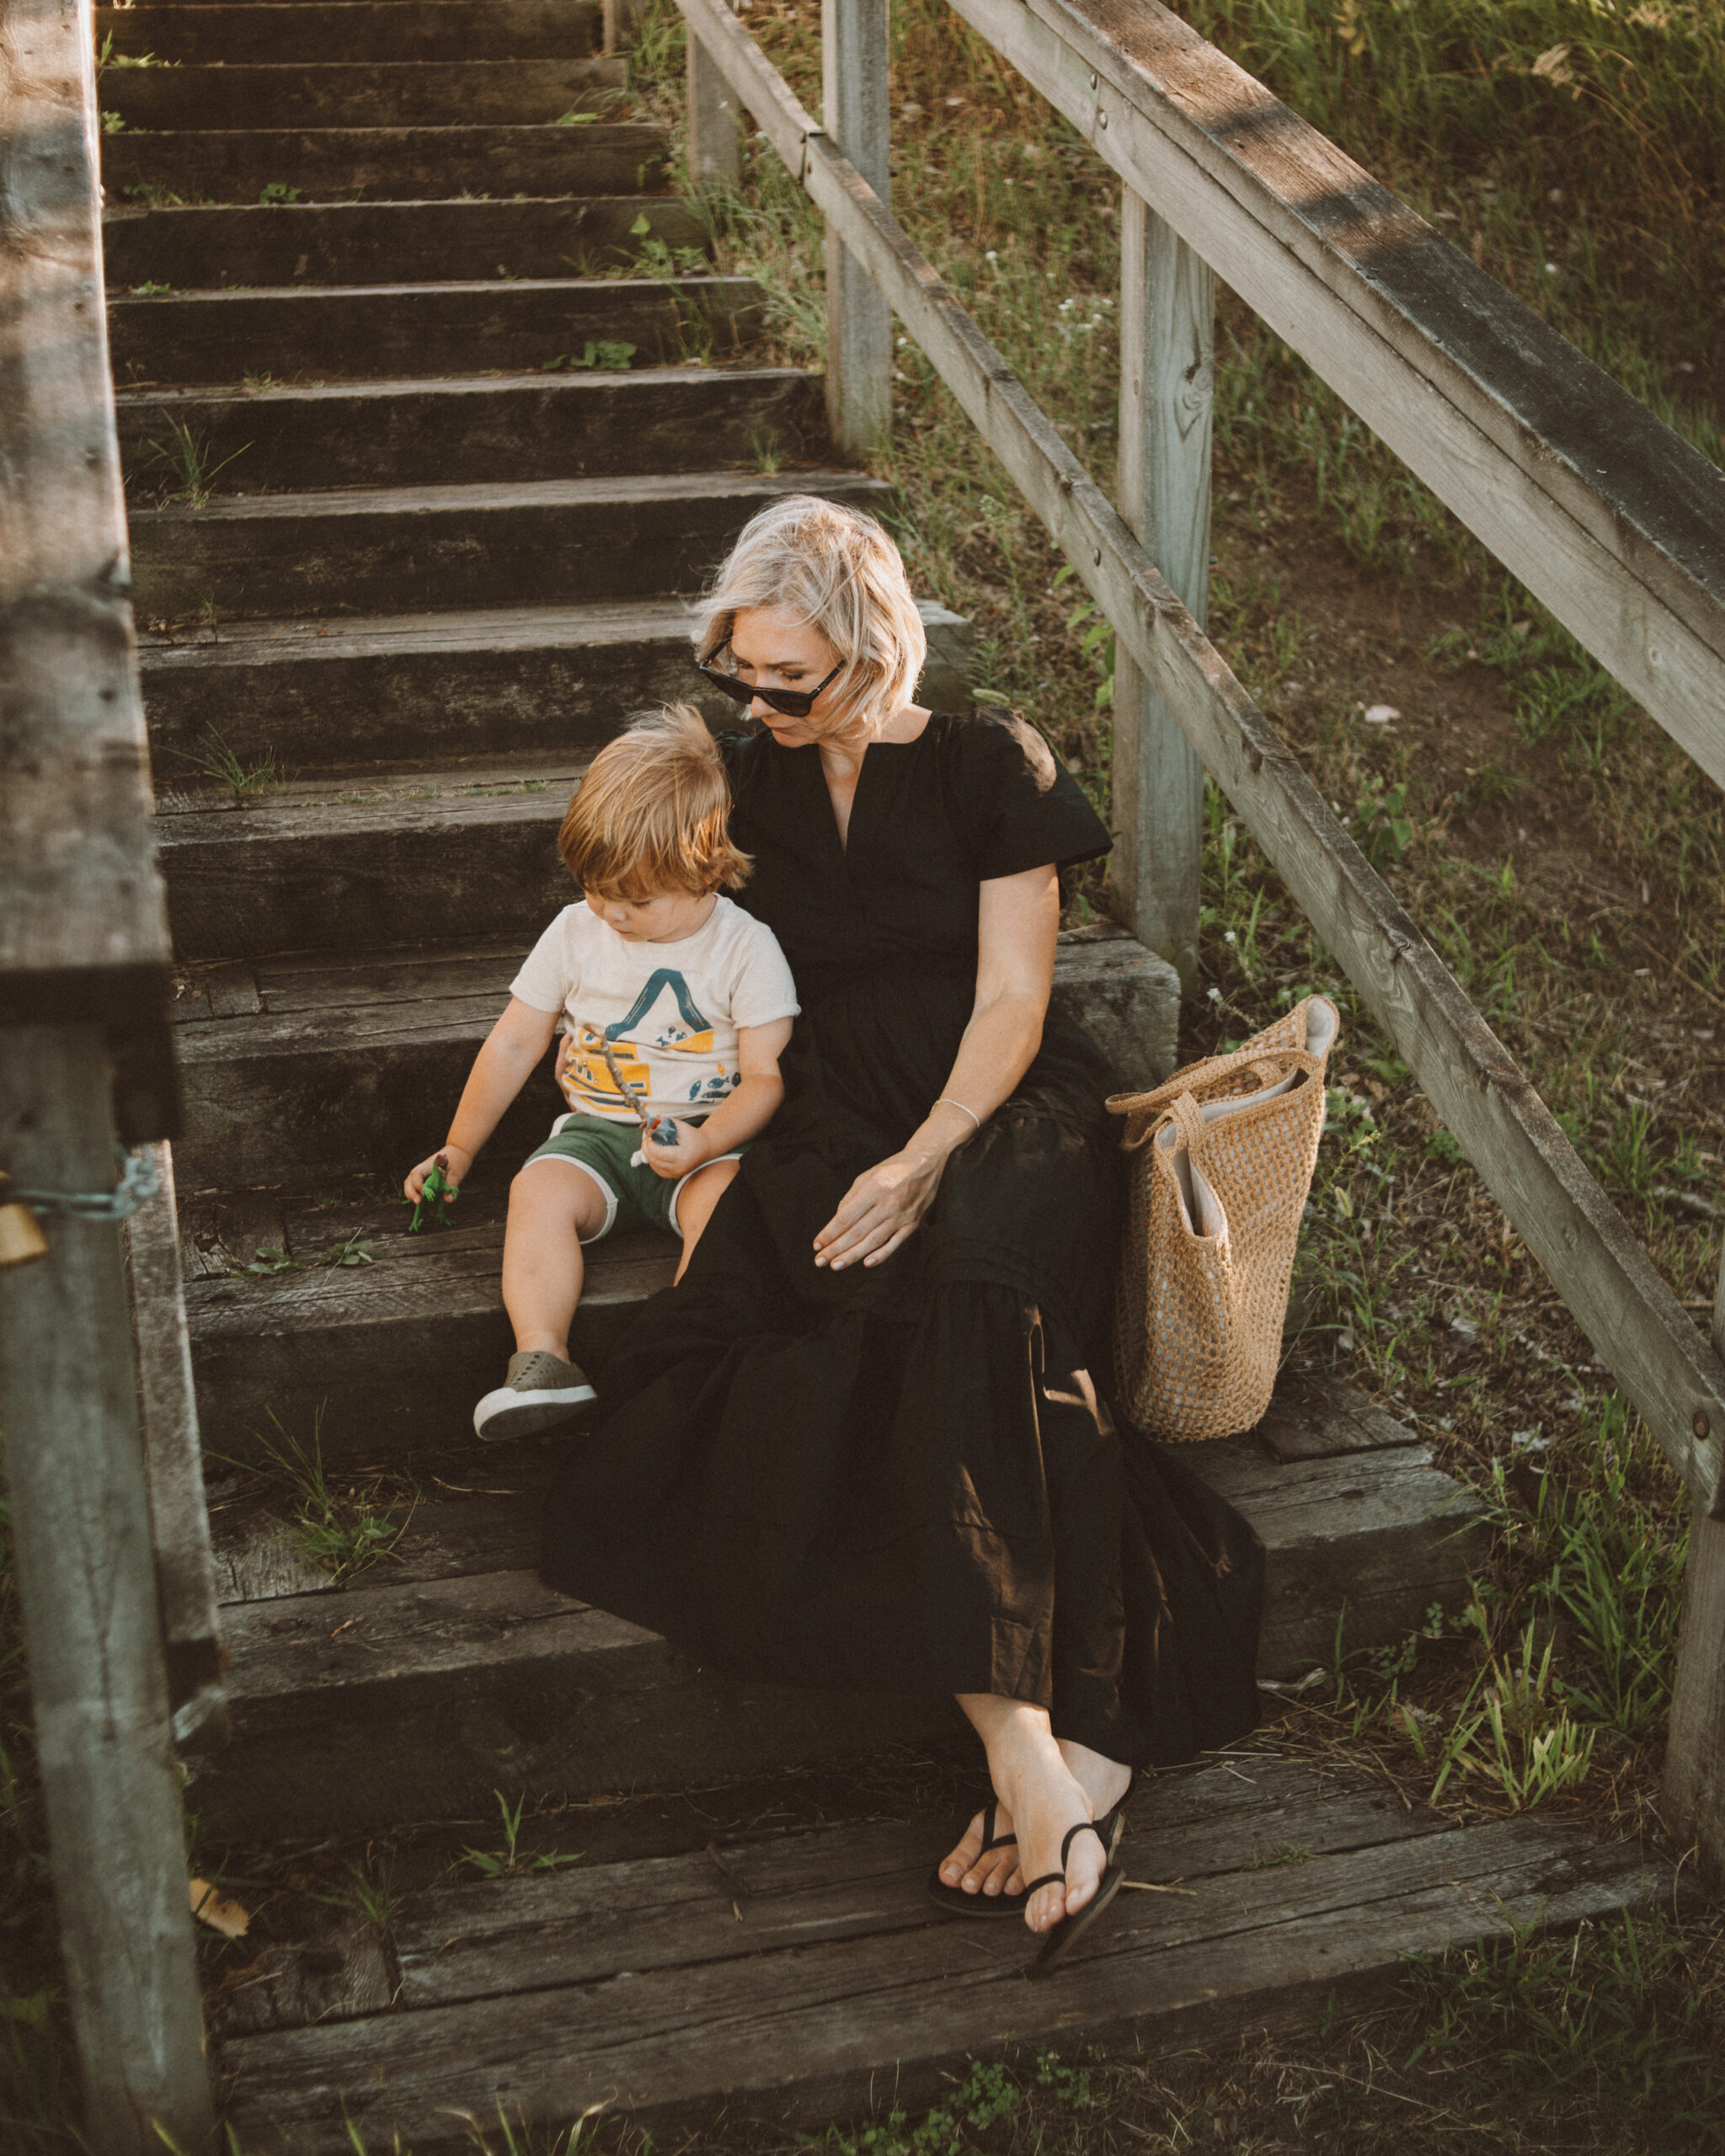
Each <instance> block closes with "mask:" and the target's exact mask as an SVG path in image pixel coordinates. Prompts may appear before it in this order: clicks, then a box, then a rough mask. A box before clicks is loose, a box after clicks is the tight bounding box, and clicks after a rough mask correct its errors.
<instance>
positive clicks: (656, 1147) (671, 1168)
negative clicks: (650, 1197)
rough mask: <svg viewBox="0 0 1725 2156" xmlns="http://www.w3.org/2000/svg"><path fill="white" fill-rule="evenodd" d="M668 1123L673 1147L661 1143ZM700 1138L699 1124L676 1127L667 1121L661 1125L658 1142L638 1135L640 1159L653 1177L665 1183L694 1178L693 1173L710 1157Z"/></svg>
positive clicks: (642, 1134)
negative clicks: (682, 1177)
mask: <svg viewBox="0 0 1725 2156" xmlns="http://www.w3.org/2000/svg"><path fill="white" fill-rule="evenodd" d="M667 1123H668V1124H669V1128H670V1129H672V1130H674V1131H676V1134H677V1142H676V1145H664V1144H662V1143H660V1139H663V1138H664V1136H665V1131H666V1126H667ZM702 1135H703V1134H702V1130H701V1129H700V1127H699V1125H698V1124H696V1123H676V1122H673V1121H670V1118H666V1119H665V1121H662V1122H661V1123H660V1134H659V1137H658V1138H649V1136H648V1135H647V1134H646V1132H645V1131H643V1132H642V1133H641V1157H642V1158H643V1159H644V1161H646V1163H647V1165H648V1166H649V1168H651V1169H652V1171H653V1172H654V1175H656V1176H662V1177H664V1178H665V1181H666V1182H676V1181H677V1179H678V1178H679V1177H681V1176H692V1175H693V1174H694V1172H695V1171H696V1169H697V1168H698V1167H699V1166H701V1165H702V1162H703V1161H707V1160H708V1159H709V1158H710V1157H711V1155H710V1152H709V1150H708V1147H707V1146H706V1145H704V1144H703V1143H702Z"/></svg>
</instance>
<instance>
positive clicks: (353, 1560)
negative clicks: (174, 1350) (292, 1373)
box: [222, 1242, 419, 1584]
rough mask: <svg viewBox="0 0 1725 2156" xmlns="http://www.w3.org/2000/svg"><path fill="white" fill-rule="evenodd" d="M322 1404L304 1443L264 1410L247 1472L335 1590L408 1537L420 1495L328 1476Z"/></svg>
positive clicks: (360, 1473)
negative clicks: (282, 1508)
mask: <svg viewBox="0 0 1725 2156" xmlns="http://www.w3.org/2000/svg"><path fill="white" fill-rule="evenodd" d="M354 1247H355V1246H354V1245H353V1244H352V1243H351V1242H349V1243H344V1244H342V1245H340V1246H339V1249H338V1251H337V1252H336V1254H335V1255H334V1256H333V1257H331V1258H329V1259H328V1261H327V1262H329V1263H331V1264H337V1265H339V1264H345V1263H349V1262H355V1261H353V1260H352V1259H351V1258H350V1257H349V1256H348V1255H346V1253H349V1252H350V1251H352V1250H353V1249H354ZM357 1262H360V1263H362V1264H364V1263H369V1262H371V1261H370V1260H369V1258H361V1259H359V1260H358V1261H357ZM249 1269H250V1268H248V1270H249ZM327 1405H328V1403H327V1402H320V1403H319V1405H318V1409H317V1412H316V1413H315V1415H314V1416H313V1417H312V1433H311V1437H310V1438H309V1439H308V1440H307V1439H302V1438H296V1437H295V1436H294V1435H293V1433H291V1431H290V1430H288V1429H286V1428H284V1427H283V1425H282V1422H281V1421H280V1417H278V1416H277V1415H276V1414H275V1411H274V1409H271V1410H270V1416H269V1420H270V1432H269V1433H265V1432H263V1431H259V1430H254V1431H253V1432H252V1433H250V1434H251V1436H252V1438H253V1441H254V1443H255V1444H257V1446H258V1447H259V1450H260V1451H261V1453H262V1454H263V1456H264V1465H262V1466H261V1468H259V1469H258V1470H254V1471H257V1472H259V1473H261V1475H262V1476H263V1477H264V1480H265V1481H268V1482H270V1483H271V1484H273V1485H274V1486H275V1489H276V1490H277V1491H278V1492H280V1495H281V1496H282V1497H284V1498H285V1499H286V1502H287V1503H288V1505H289V1508H290V1510H289V1525H290V1527H291V1531H292V1533H293V1535H294V1538H295V1540H296V1541H297V1542H298V1543H299V1545H300V1546H301V1548H302V1550H304V1551H305V1553H306V1555H307V1556H308V1557H310V1558H311V1559H312V1561H313V1563H315V1564H317V1565H319V1566H322V1568H323V1571H325V1572H328V1574H329V1576H330V1578H331V1580H332V1582H335V1583H338V1584H339V1583H341V1582H345V1581H348V1580H350V1579H351V1578H353V1577H354V1576H355V1574H356V1573H358V1572H364V1571H365V1570H366V1568H367V1566H371V1565H375V1564H377V1562H378V1561H379V1560H380V1559H382V1558H384V1557H387V1556H389V1554H390V1552H391V1551H392V1550H393V1549H394V1548H395V1546H396V1545H397V1543H398V1542H399V1541H400V1540H401V1538H402V1536H403V1534H405V1533H406V1531H407V1527H408V1523H409V1521H410V1520H411V1519H412V1518H413V1516H414V1510H415V1508H417V1507H418V1504H419V1488H418V1486H417V1485H416V1484H415V1483H414V1482H413V1481H411V1480H409V1478H407V1477H405V1476H401V1475H398V1474H393V1473H391V1472H389V1471H388V1470H385V1469H383V1468H375V1467H367V1468H360V1469H355V1470H349V1471H347V1472H345V1473H342V1472H339V1471H337V1470H332V1469H331V1468H330V1467H329V1465H328V1463H327V1462H326V1461H325V1460H324V1458H323V1412H324V1408H325V1406H327ZM222 1465H224V1466H228V1467H238V1468H241V1469H242V1470H248V1469H249V1468H250V1466H251V1464H250V1463H248V1462H246V1461H243V1460H225V1459H224V1460H223V1461H222Z"/></svg>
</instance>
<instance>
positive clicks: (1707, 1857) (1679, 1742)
mask: <svg viewBox="0 0 1725 2156" xmlns="http://www.w3.org/2000/svg"><path fill="white" fill-rule="evenodd" d="M1713 1345H1714V1347H1715V1348H1717V1350H1718V1352H1719V1353H1720V1354H1721V1355H1722V1356H1725V1256H1722V1258H1721V1261H1720V1266H1719V1284H1718V1287H1717V1289H1716V1290H1715V1291H1714V1295H1713ZM1665 1812H1666V1817H1667V1820H1668V1822H1669V1825H1670V1827H1671V1828H1672V1831H1673V1833H1674V1834H1675V1835H1676V1837H1677V1839H1678V1841H1679V1842H1680V1843H1685V1844H1686V1843H1690V1842H1693V1843H1694V1844H1695V1845H1696V1857H1697V1860H1698V1861H1699V1865H1700V1870H1701V1877H1702V1878H1703V1879H1704V1880H1705V1881H1706V1883H1707V1885H1708V1886H1709V1887H1712V1888H1713V1889H1714V1891H1715V1892H1721V1891H1725V1520H1719V1519H1703V1518H1698V1517H1696V1516H1694V1515H1691V1517H1690V1529H1689V1564H1688V1566H1687V1569H1686V1570H1685V1573H1684V1579H1683V1622H1682V1625H1681V1628H1680V1631H1679V1633H1678V1639H1677V1676H1676V1680H1675V1682H1674V1684H1673V1685H1672V1688H1671V1734H1670V1737H1669V1741H1668V1742H1667V1744H1666V1747H1665Z"/></svg>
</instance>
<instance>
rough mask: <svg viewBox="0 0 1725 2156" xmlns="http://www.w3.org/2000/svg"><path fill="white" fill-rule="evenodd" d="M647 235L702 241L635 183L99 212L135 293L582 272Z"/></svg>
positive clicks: (623, 259) (121, 275)
mask: <svg viewBox="0 0 1725 2156" xmlns="http://www.w3.org/2000/svg"><path fill="white" fill-rule="evenodd" d="M486 4H487V5H488V6H492V5H495V6H504V5H507V4H510V0H486ZM579 132H582V133H585V129H583V130H580V131H579ZM114 139H115V140H118V139H119V138H118V137H115V138H114ZM632 190H633V184H632ZM177 191H179V192H181V193H184V192H187V191H188V190H185V189H179V190H177ZM114 199H115V200H117V199H118V198H117V197H116V198H114ZM638 226H640V227H644V229H643V230H641V231H637V229H636V227H638ZM655 240H656V241H659V242H661V243H663V244H664V245H665V246H666V247H667V248H672V249H675V250H678V251H681V250H684V249H692V250H695V251H697V252H702V251H704V249H705V248H706V245H707V232H706V228H705V227H704V226H703V225H702V223H701V221H700V220H699V218H697V216H696V215H695V213H694V211H692V209H691V208H690V207H689V205H688V204H687V203H686V202H684V201H681V200H679V199H678V198H677V197H676V196H675V195H644V194H640V193H638V192H634V191H631V192H629V193H628V194H625V195H595V196H590V197H587V198H585V199H584V198H582V197H579V196H564V197H560V198H553V199H550V200H536V201H527V202H493V201H475V202H321V203H319V202H294V203H280V204H272V205H259V204H257V203H253V204H251V205H219V204H218V205H214V206H211V207H209V208H202V207H196V206H192V207H185V208H171V207H170V208H162V209H151V208H147V207H145V206H143V205H142V204H136V205H130V206H128V207H126V208H123V209H118V208H109V209H108V210H105V211H104V212H103V216H102V253H103V265H104V271H105V274H106V276H107V280H108V282H109V284H110V285H120V286H126V288H127V289H128V290H130V291H133V292H137V291H141V290H142V287H143V286H147V285H152V286H167V287H168V289H169V290H171V291H195V290H202V289H203V288H205V287H206V286H213V285H223V286H232V287H236V288H238V287H240V286H272V287H275V286H283V285H366V286H377V285H379V284H381V283H383V282H385V281H388V282H391V283H398V284H421V283H434V282H436V281H439V280H450V281H451V282H459V283H461V284H464V285H466V284H472V283H473V281H474V280H477V279H481V278H492V279H496V280H499V281H500V282H501V283H504V284H507V283H508V282H509V281H510V280H511V279H514V278H529V277H531V278H536V279H538V278H567V277H585V276H587V275H590V274H591V273H593V272H594V271H596V270H609V269H614V268H617V267H620V266H622V265H625V264H632V263H634V262H636V261H638V259H639V257H640V253H641V249H642V248H643V247H644V246H646V245H648V244H649V243H651V242H653V241H655ZM677 266H678V267H679V268H680V269H685V268H686V267H687V266H688V265H687V264H686V263H681V262H679V264H678V265H677Z"/></svg>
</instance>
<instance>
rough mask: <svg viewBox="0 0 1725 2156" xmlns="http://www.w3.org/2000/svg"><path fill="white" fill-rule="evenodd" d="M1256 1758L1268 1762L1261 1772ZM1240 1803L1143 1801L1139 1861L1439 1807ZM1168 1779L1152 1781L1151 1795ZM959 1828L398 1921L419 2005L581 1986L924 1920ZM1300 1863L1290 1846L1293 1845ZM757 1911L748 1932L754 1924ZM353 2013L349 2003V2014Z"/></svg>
mask: <svg viewBox="0 0 1725 2156" xmlns="http://www.w3.org/2000/svg"><path fill="white" fill-rule="evenodd" d="M1253 1769H1263V1770H1265V1771H1263V1772H1262V1773H1261V1774H1257V1775H1254V1774H1252V1770H1253ZM1242 1772H1243V1773H1245V1774H1247V1775H1248V1776H1251V1777H1252V1779H1250V1780H1246V1781H1244V1782H1240V1781H1236V1782H1235V1783H1234V1784H1233V1789H1234V1791H1235V1792H1236V1796H1235V1800H1234V1801H1233V1802H1231V1803H1229V1802H1227V1801H1226V1798H1224V1799H1223V1800H1222V1801H1220V1802H1219V1801H1217V1798H1218V1792H1217V1791H1216V1790H1215V1787H1214V1785H1215V1783H1216V1782H1219V1781H1222V1780H1226V1779H1227V1778H1226V1777H1223V1776H1212V1777H1211V1782H1212V1790H1211V1796H1210V1806H1209V1807H1208V1808H1207V1809H1206V1810H1205V1812H1204V1814H1203V1816H1201V1817H1196V1818H1192V1817H1188V1818H1185V1819H1181V1820H1178V1821H1172V1822H1164V1821H1161V1820H1158V1819H1156V1817H1155V1813H1156V1806H1154V1805H1153V1804H1152V1803H1150V1802H1147V1801H1146V1799H1145V1797H1140V1799H1138V1800H1137V1801H1135V1803H1134V1805H1133V1807H1132V1819H1131V1827H1132V1832H1131V1834H1130V1837H1129V1840H1128V1843H1127V1847H1126V1854H1125V1858H1124V1861H1125V1864H1126V1868H1127V1870H1128V1871H1129V1873H1130V1876H1132V1877H1133V1878H1135V1879H1139V1880H1143V1881H1180V1882H1183V1883H1184V1882H1189V1881H1194V1880H1196V1879H1199V1878H1203V1877H1208V1876H1212V1875H1215V1874H1216V1873H1219V1872H1224V1871H1235V1870H1239V1869H1240V1868H1241V1866H1242V1865H1244V1864H1254V1863H1255V1864H1258V1865H1264V1864H1274V1863H1275V1862H1276V1861H1278V1859H1277V1858H1276V1856H1275V1854H1274V1853H1275V1852H1276V1851H1278V1850H1282V1851H1290V1850H1300V1851H1302V1852H1303V1853H1304V1854H1303V1855H1302V1856H1300V1859H1299V1861H1300V1862H1302V1863H1303V1862H1306V1861H1309V1860H1311V1858H1313V1857H1316V1856H1319V1855H1330V1854H1335V1853H1336V1852H1338V1851H1341V1850H1345V1849H1359V1848H1363V1847H1381V1846H1383V1845H1385V1844H1390V1843H1393V1842H1398V1841H1412V1840H1415V1839H1418V1838H1421V1837H1423V1836H1429V1834H1431V1833H1433V1831H1434V1828H1437V1827H1438V1825H1439V1822H1437V1821H1435V1820H1434V1819H1433V1818H1432V1817H1431V1816H1430V1815H1429V1814H1424V1815H1418V1814H1415V1813H1412V1812H1407V1811H1405V1810H1404V1809H1403V1807H1402V1804H1401V1803H1400V1801H1399V1800H1397V1798H1396V1797H1395V1796H1393V1795H1391V1793H1390V1792H1389V1791H1387V1790H1385V1789H1384V1788H1383V1787H1382V1786H1381V1785H1370V1784H1367V1783H1365V1782H1363V1781H1362V1782H1360V1783H1359V1784H1358V1785H1338V1782H1337V1780H1336V1778H1335V1777H1334V1776H1333V1775H1325V1774H1319V1773H1317V1772H1316V1770H1315V1769H1311V1768H1309V1767H1304V1766H1293V1765H1290V1764H1288V1763H1284V1762H1281V1761H1274V1760H1272V1761H1268V1762H1263V1761H1258V1760H1252V1759H1250V1758H1248V1759H1247V1761H1246V1762H1245V1763H1244V1764H1243V1767H1242ZM1154 1794H1155V1792H1154V1791H1153V1790H1152V1791H1147V1792H1146V1796H1154ZM942 1834H943V1830H942V1828H940V1827H939V1826H938V1825H936V1824H932V1823H931V1822H926V1821H924V1822H914V1823H912V1824H910V1825H908V1826H907V1825H905V1824H903V1823H900V1822H883V1823H880V1824H878V1825H873V1826H845V1827H828V1828H820V1829H818V1830H816V1831H815V1832H814V1833H806V1834H795V1835H788V1836H782V1837H775V1838H773V1839H772V1840H770V1841H759V1842H748V1843H737V1844H727V1845H726V1846H725V1847H724V1848H723V1849H718V1852H717V1858H718V1860H717V1861H715V1860H714V1856H713V1854H712V1853H710V1852H707V1851H701V1852H697V1853H693V1854H690V1855H687V1856H682V1857H669V1858H656V1859H652V1860H648V1861H646V1862H643V1863H637V1864H628V1865H603V1866H601V1867H597V1868H595V1870H591V1871H580V1870H571V1871H560V1872H557V1873H555V1874H552V1875H549V1876H546V1877H544V1878H542V1879H535V1880H532V1881H522V1882H519V1883H517V1882H505V1883H499V1885H497V1886H495V1887H441V1888H438V1889H435V1890H434V1891H433V1892H430V1893H427V1894H424V1895H419V1896H415V1897H412V1898H411V1899H410V1900H409V1902H408V1903H406V1905H405V1906H404V1907H403V1909H402V1911H401V1913H400V1914H399V1916H398V1918H397V1919H396V1921H395V1923H394V1924H393V1927H392V1939H393V1945H394V1946H395V1950H396V1954H397V1956H398V1963H399V1966H400V1969H401V1978H402V1981H401V1992H400V2004H402V2005H403V2007H405V2008H407V2009H409V2011H416V2010H419V2009H423V2008H425V2007H430V2006H444V2005H450V2004H454V2003H455V2002H456V2001H457V2000H460V1999H482V1998H487V1997H494V1996H498V1995H500V1994H503V1993H512V1992H513V1993H521V1992H526V1991H532V1990H537V1989H541V1988H547V1989H548V1988H555V1987H561V1986H568V1985H573V1984H580V1983H602V1982H604V1981H605V1980H606V1978H607V1977H611V1976H614V1975H615V1974H616V1973H617V1971H618V1970H619V1969H620V1968H625V1967H626V1968H628V1969H631V1970H633V1971H634V1972H637V1973H640V1972H644V1971H646V1970H649V1969H655V1968H667V1969H669V1968H677V1967H693V1966H695V1965H697V1964H699V1963H703V1962H717V1961H735V1960H737V1959H738V1958H739V1957H740V1956H741V1955H743V1954H745V1953H746V1954H762V1953H766V1952H770V1951H773V1950H774V1949H777V1948H780V1947H788V1946H809V1945H815V1944H817V1943H820V1942H822V1941H826V1940H845V1939H856V1938H863V1937H868V1936H871V1935H881V1934H886V1933H905V1932H915V1931H921V1930H922V1929H925V1928H926V1927H927V1923H928V1905H927V1902H926V1900H925V1899H924V1897H923V1885H924V1882H925V1881H926V1880H927V1876H928V1868H929V1865H930V1863H931V1861H932V1857H933V1855H934V1854H936V1853H937V1849H938V1848H939V1845H940V1844H941V1840H942ZM1280 1861H1282V1862H1288V1861H1290V1859H1288V1858H1286V1857H1284V1858H1282V1859H1281V1860H1280ZM739 1926H741V1928H742V1929H741V1930H739V1929H738V1927H739ZM344 2018H351V2016H347V2017H344Z"/></svg>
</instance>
